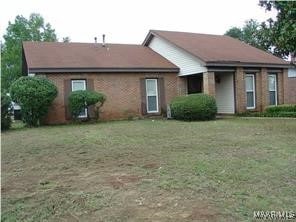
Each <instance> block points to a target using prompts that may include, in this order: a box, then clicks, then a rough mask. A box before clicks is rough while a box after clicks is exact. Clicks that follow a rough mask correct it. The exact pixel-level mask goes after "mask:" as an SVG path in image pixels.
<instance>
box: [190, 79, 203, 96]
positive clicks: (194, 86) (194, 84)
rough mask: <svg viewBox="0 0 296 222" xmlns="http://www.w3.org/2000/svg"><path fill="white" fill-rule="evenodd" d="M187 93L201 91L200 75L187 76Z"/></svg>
mask: <svg viewBox="0 0 296 222" xmlns="http://www.w3.org/2000/svg"><path fill="white" fill-rule="evenodd" d="M187 89H188V94H192V93H201V92H202V76H201V75H193V76H188V77H187Z"/></svg>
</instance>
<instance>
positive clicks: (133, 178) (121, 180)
mask: <svg viewBox="0 0 296 222" xmlns="http://www.w3.org/2000/svg"><path fill="white" fill-rule="evenodd" d="M142 178H143V177H141V176H138V175H112V176H109V177H107V178H106V183H107V184H109V185H111V186H112V187H113V188H114V189H119V188H121V187H124V186H126V185H128V184H130V183H138V182H139V181H140V180H141V179H142Z"/></svg>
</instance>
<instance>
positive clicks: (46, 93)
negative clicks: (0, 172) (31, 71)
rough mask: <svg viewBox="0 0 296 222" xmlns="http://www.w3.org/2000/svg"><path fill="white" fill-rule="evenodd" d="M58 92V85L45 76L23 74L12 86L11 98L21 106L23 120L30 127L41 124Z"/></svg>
mask: <svg viewBox="0 0 296 222" xmlns="http://www.w3.org/2000/svg"><path fill="white" fill-rule="evenodd" d="M57 94H58V90H57V87H56V86H55V85H54V84H53V83H52V82H51V81H50V80H48V79H46V78H44V77H29V76H23V77H20V78H19V79H17V80H16V81H14V82H13V83H12V85H11V87H10V95H11V98H12V100H13V101H15V102H16V103H18V104H19V105H20V106H21V111H22V116H23V121H24V122H25V123H26V125H27V126H29V127H32V126H38V125H40V123H41V120H42V118H43V117H44V116H45V115H46V114H47V112H48V108H49V106H50V105H51V103H52V101H53V100H54V98H55V97H56V96H57Z"/></svg>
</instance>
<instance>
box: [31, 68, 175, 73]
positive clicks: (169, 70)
mask: <svg viewBox="0 0 296 222" xmlns="http://www.w3.org/2000/svg"><path fill="white" fill-rule="evenodd" d="M179 70H180V69H179V68H74V67H69V68H29V69H28V72H29V73H82V72H86V73H137V72H160V73H163V72H166V73H178V72H179Z"/></svg>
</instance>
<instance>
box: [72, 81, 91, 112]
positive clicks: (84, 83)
mask: <svg viewBox="0 0 296 222" xmlns="http://www.w3.org/2000/svg"><path fill="white" fill-rule="evenodd" d="M75 82H76V83H77V82H83V85H84V89H83V90H86V80H85V79H71V92H74V91H77V90H73V86H74V83H75ZM87 111H88V110H87V108H85V110H84V112H85V115H79V116H78V118H87V116H88V112H87Z"/></svg>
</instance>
